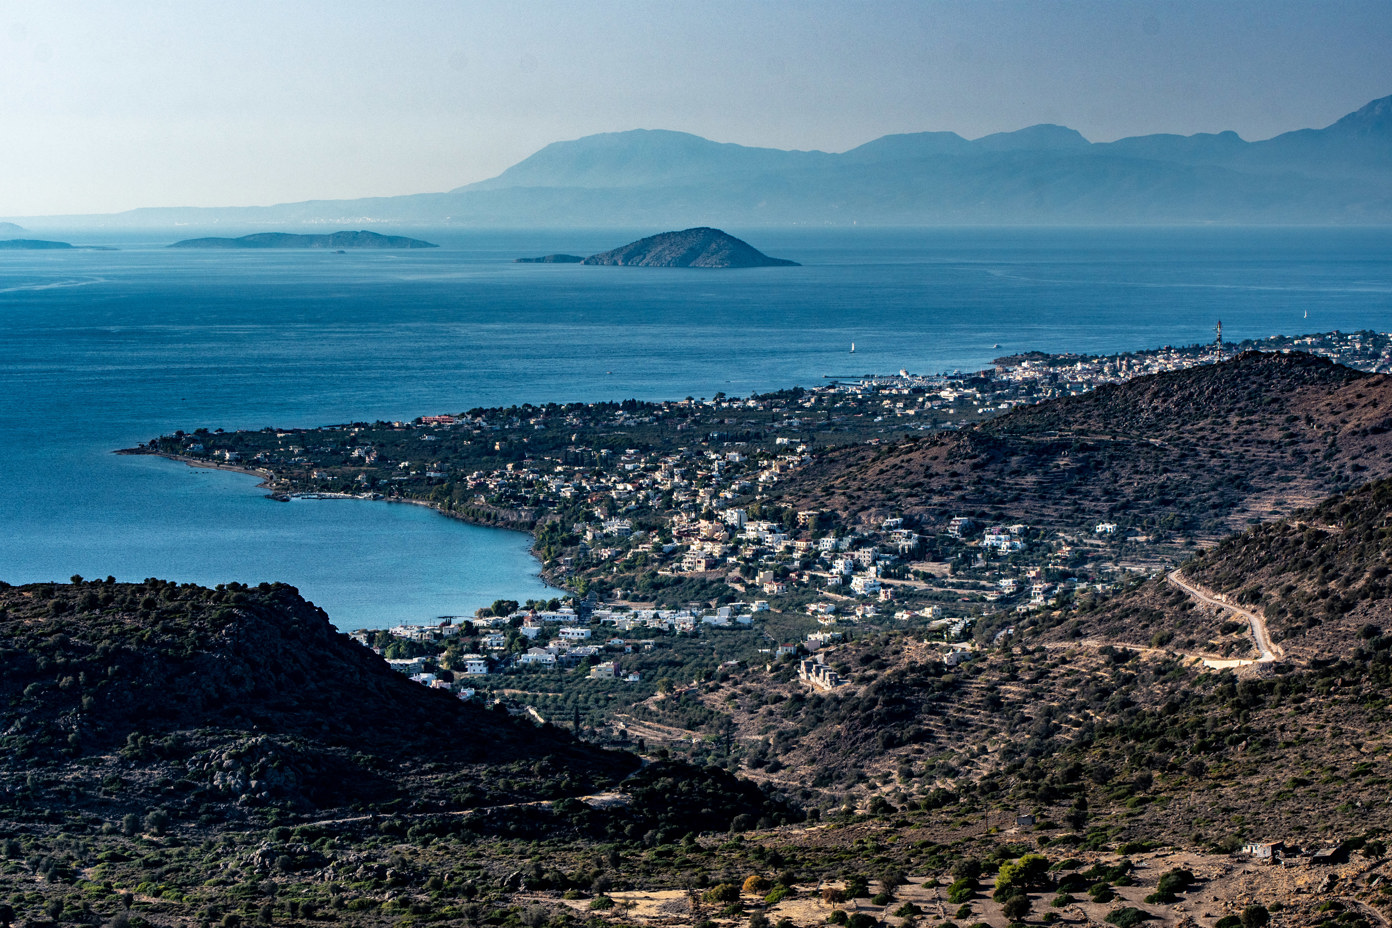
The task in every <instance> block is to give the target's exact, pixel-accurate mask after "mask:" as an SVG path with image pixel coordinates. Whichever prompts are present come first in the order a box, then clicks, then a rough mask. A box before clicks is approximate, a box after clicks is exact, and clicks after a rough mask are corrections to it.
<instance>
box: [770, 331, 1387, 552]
mask: <svg viewBox="0 0 1392 928" xmlns="http://www.w3.org/2000/svg"><path fill="white" fill-rule="evenodd" d="M1389 430H1392V378H1389V377H1386V376H1383V375H1370V374H1364V373H1360V372H1358V371H1355V370H1351V369H1349V368H1346V367H1341V366H1339V365H1336V364H1333V363H1332V362H1330V361H1328V360H1325V359H1322V358H1316V357H1313V356H1311V355H1307V354H1302V353H1298V352H1292V353H1289V354H1269V353H1261V352H1255V351H1253V352H1247V353H1245V354H1242V355H1240V356H1238V357H1236V358H1234V359H1232V360H1230V361H1226V362H1223V363H1220V364H1213V365H1207V366H1203V367H1196V368H1190V369H1188V370H1183V371H1176V372H1173V373H1166V374H1157V375H1153V376H1147V377H1139V378H1136V379H1135V380H1132V381H1128V382H1125V383H1120V384H1115V385H1108V386H1104V387H1101V388H1099V389H1097V390H1094V391H1092V392H1089V393H1086V394H1083V395H1080V396H1076V397H1070V398H1067V399H1061V400H1052V401H1049V402H1044V403H1040V404H1038V405H1035V406H1028V407H1021V408H1019V409H1016V410H1013V411H1011V412H1009V413H1007V414H1005V415H1002V416H999V417H997V418H994V419H991V420H989V421H987V422H984V423H981V424H980V425H977V426H972V427H969V428H964V429H962V430H961V431H958V432H947V433H939V434H936V435H932V436H928V437H924V438H910V439H905V440H902V441H899V442H895V443H893V444H889V445H883V446H879V447H868V446H864V445H858V446H851V447H846V448H844V449H840V450H838V451H834V452H832V453H830V454H823V455H819V456H818V458H817V459H816V460H815V461H814V462H813V463H812V464H811V465H809V466H808V467H807V468H805V469H804V470H802V471H801V472H800V473H799V474H798V475H797V476H796V477H795V478H794V479H792V480H790V481H789V482H788V483H787V484H786V485H785V488H784V490H783V491H782V493H783V497H784V500H785V501H786V503H787V504H789V505H793V506H795V507H796V508H798V509H812V508H825V509H831V510H835V511H837V512H839V513H841V514H842V515H844V516H848V517H851V518H852V519H860V520H862V521H871V520H878V519H879V518H883V517H884V516H887V515H896V516H899V515H913V516H916V517H918V518H919V519H920V520H921V521H922V522H923V523H924V524H926V525H930V526H932V525H943V524H945V523H946V521H947V520H948V519H950V518H952V517H954V516H970V517H974V518H977V519H982V520H1001V519H1011V520H1017V521H1023V522H1028V523H1030V524H1034V525H1042V526H1045V527H1048V528H1053V529H1058V530H1063V531H1090V530H1091V529H1092V527H1093V525H1094V524H1095V523H1096V522H1098V521H1110V522H1115V523H1117V524H1118V525H1119V526H1120V527H1121V530H1122V531H1125V530H1128V529H1135V530H1138V531H1144V532H1148V533H1153V534H1154V535H1156V536H1158V537H1160V538H1162V539H1163V538H1174V539H1178V538H1195V539H1199V540H1216V539H1217V538H1218V537H1221V536H1222V535H1225V534H1227V533H1229V532H1232V531H1235V530H1240V529H1243V528H1246V527H1247V526H1248V525H1249V524H1252V523H1255V522H1257V521H1263V520H1266V519H1270V518H1274V517H1279V516H1281V515H1285V514H1287V513H1289V512H1291V511H1293V510H1295V509H1297V508H1299V507H1301V506H1306V505H1312V504H1314V503H1316V502H1318V501H1320V500H1322V499H1324V498H1325V497H1327V496H1329V495H1331V494H1333V493H1337V492H1340V491H1342V490H1345V489H1348V488H1351V487H1353V486H1356V485H1358V484H1360V483H1362V482H1364V481H1366V480H1368V479H1371V478H1376V477H1383V476H1392V431H1389Z"/></svg>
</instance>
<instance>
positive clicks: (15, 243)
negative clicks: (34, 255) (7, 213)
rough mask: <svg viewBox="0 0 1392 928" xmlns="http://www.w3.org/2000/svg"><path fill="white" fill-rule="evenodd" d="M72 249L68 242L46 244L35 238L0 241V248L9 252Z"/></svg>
mask: <svg viewBox="0 0 1392 928" xmlns="http://www.w3.org/2000/svg"><path fill="white" fill-rule="evenodd" d="M72 247H73V246H72V245H71V244H70V243H68V242H48V241H44V240H43V239H37V238H5V239H0V248H4V249H8V250H11V251H52V250H56V249H66V248H72Z"/></svg>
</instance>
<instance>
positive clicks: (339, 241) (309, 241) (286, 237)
mask: <svg viewBox="0 0 1392 928" xmlns="http://www.w3.org/2000/svg"><path fill="white" fill-rule="evenodd" d="M169 247H170V248H438V247H440V246H438V245H436V244H434V243H432V242H426V241H422V240H420V239H418V238H407V237H406V236H404V235H382V234H381V233H378V232H366V231H363V232H330V233H328V234H325V235H297V234H295V233H291V232H257V233H254V234H252V235H243V236H241V237H239V238H187V239H184V240H183V241H180V242H175V243H174V244H172V245H170V246H169Z"/></svg>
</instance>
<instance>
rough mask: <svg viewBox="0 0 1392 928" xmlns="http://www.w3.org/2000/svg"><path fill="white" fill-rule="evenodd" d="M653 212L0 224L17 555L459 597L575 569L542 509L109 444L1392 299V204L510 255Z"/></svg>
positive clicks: (343, 598)
mask: <svg viewBox="0 0 1392 928" xmlns="http://www.w3.org/2000/svg"><path fill="white" fill-rule="evenodd" d="M650 231H652V230H635V231H634V233H633V234H632V235H629V234H627V233H622V232H621V233H615V232H612V231H611V232H538V233H467V234H464V233H459V232H440V231H422V232H419V233H416V234H419V235H420V237H423V238H429V239H431V240H432V241H437V242H440V243H441V244H442V245H443V246H445V247H442V248H440V249H438V250H430V251H422V252H407V253H390V254H386V253H352V254H347V255H335V254H325V253H319V252H272V253H267V252H226V253H216V252H195V251H170V250H166V249H164V248H163V247H161V246H162V245H163V244H165V243H166V242H168V241H172V240H174V239H176V238H183V237H190V236H192V235H193V234H195V233H194V232H193V231H190V230H181V231H180V232H178V233H170V234H169V235H167V236H158V235H152V234H150V233H144V232H142V233H140V237H139V238H133V237H126V238H109V239H107V240H104V243H106V244H113V245H116V246H117V247H118V248H119V250H118V251H110V252H72V253H66V254H64V253H53V252H0V436H2V437H0V480H2V481H3V483H4V487H5V492H4V493H3V494H0V525H3V526H4V528H5V531H4V533H3V537H0V579H5V580H8V581H9V582H28V581H34V580H55V579H65V578H67V577H68V576H69V575H71V574H74V573H79V574H82V575H84V576H105V575H107V574H114V575H115V576H116V577H118V578H119V579H122V580H130V579H136V580H138V579H143V578H144V577H147V576H159V577H165V578H169V579H174V580H179V581H194V582H199V583H207V584H215V583H221V582H226V581H229V580H240V581H244V582H249V583H256V582H259V581H261V580H276V579H278V580H284V581H286V582H289V583H293V584H295V585H296V586H298V587H299V588H300V589H301V591H302V592H303V593H304V594H305V595H306V596H307V597H309V598H310V599H312V600H314V601H315V602H317V603H319V604H320V605H321V606H324V608H325V609H327V610H328V612H329V614H330V615H331V616H332V617H333V619H334V621H335V622H336V623H337V624H338V625H339V626H340V627H341V628H356V627H363V626H376V625H381V624H384V623H388V622H396V621H421V620H429V619H431V618H434V617H435V616H438V615H451V614H466V613H471V612H472V611H473V610H474V609H475V608H477V607H478V606H480V605H484V604H487V603H489V602H491V601H493V600H494V599H498V598H510V599H527V598H531V597H538V596H544V595H551V593H552V592H554V591H548V590H547V589H546V588H545V587H544V586H543V585H542V584H541V583H540V581H539V580H537V579H536V576H535V574H536V570H537V566H538V565H537V564H536V563H535V561H534V560H532V559H531V557H530V556H529V555H528V553H527V539H526V538H525V537H524V536H521V535H518V534H515V533H508V532H502V531H496V530H489V529H481V528H474V527H471V526H467V525H463V524H461V523H459V522H455V521H451V520H448V519H445V518H444V517H442V516H439V515H438V514H435V513H432V512H430V511H428V510H425V509H422V508H420V507H414V506H404V505H389V504H386V503H369V502H349V501H325V502H295V503H290V504H280V503H274V502H271V501H268V500H266V499H264V498H263V494H262V491H260V490H258V489H257V488H256V481H255V480H254V479H252V478H249V477H246V476H242V475H236V474H230V473H226V472H218V471H209V470H195V469H191V468H186V467H183V466H180V465H175V464H171V463H168V462H164V461H159V460H153V459H148V458H132V457H118V456H114V455H112V454H110V452H111V450H112V449H115V448H119V447H125V446H129V445H132V444H135V443H137V442H140V441H143V440H146V439H148V438H151V437H153V436H155V435H157V434H160V433H163V432H169V431H172V430H174V429H177V428H183V429H186V430H191V429H193V428H195V427H198V426H205V425H206V426H208V427H222V428H228V429H231V428H240V427H253V428H260V427H262V426H266V425H276V426H307V425H320V424H326V423H336V422H343V421H348V420H351V419H377V418H384V419H397V418H412V417H414V416H417V415H421V414H430V413H439V412H457V411H461V410H464V409H468V408H470V407H474V406H489V405H496V404H511V403H515V402H518V403H520V402H527V401H530V402H538V401H541V402H545V401H551V400H555V401H562V400H570V399H586V400H590V399H623V398H627V397H639V398H644V399H662V398H680V397H684V396H688V395H690V396H709V395H712V394H714V393H715V392H717V391H722V390H723V391H725V392H727V393H731V394H744V393H749V392H753V391H757V390H765V389H771V388H777V387H783V386H788V385H791V384H804V385H811V384H815V383H817V382H820V380H821V378H822V377H823V375H826V374H836V375H845V374H853V373H861V372H867V371H873V372H888V371H895V370H899V369H900V368H907V369H909V370H910V371H914V372H933V371H940V370H952V369H971V368H976V367H980V366H983V365H985V364H986V363H988V362H989V361H990V359H991V358H993V357H996V356H998V355H1000V354H1002V353H1006V352H1009V351H1016V350H1027V349H1041V350H1046V351H1065V350H1068V351H1084V352H1092V353H1097V352H1110V351H1118V350H1128V349H1134V348H1147V347H1156V346H1159V345H1163V344H1190V343H1193V342H1197V341H1207V340H1209V339H1210V338H1211V337H1212V329H1213V325H1214V323H1215V322H1217V321H1218V320H1219V319H1222V321H1223V331H1224V335H1225V337H1226V338H1228V339H1232V340H1237V339H1241V338H1246V337H1262V336H1266V335H1272V334H1277V333H1283V334H1299V333H1302V332H1315V331H1328V330H1331V329H1342V330H1353V329H1363V328H1372V329H1379V330H1383V331H1386V330H1387V329H1388V328H1389V327H1392V231H1389V230H1385V229H1372V230H1231V229H1199V230H1146V231H1139V230H1106V231H1094V230H1066V231H1059V230H1050V231H1046V230H1008V231H1003V230H950V231H914V232H887V231H873V232H871V231H867V232H855V231H851V232H846V231H837V232H807V231H758V232H749V233H746V234H745V235H744V237H746V238H748V239H750V240H751V241H752V242H753V244H755V245H756V246H757V247H760V248H761V249H763V250H765V251H767V252H768V253H770V254H773V255H777V256H780V257H789V258H794V259H796V260H799V261H802V262H803V263H804V265H805V266H804V267H801V268H771V269H760V270H752V271H731V272H711V271H691V270H659V269H630V268H588V267H577V266H573V265H559V266H554V265H552V266H547V265H517V264H513V263H511V259H512V258H514V257H517V256H519V255H537V254H546V253H549V252H553V251H569V252H573V253H577V254H588V253H591V252H595V251H599V250H603V249H605V248H609V247H613V246H615V245H618V244H622V243H623V242H625V241H628V240H629V239H631V238H634V237H637V235H638V234H640V233H644V232H650ZM731 231H732V232H734V233H735V234H741V232H740V230H731ZM216 234H237V233H235V232H228V231H222V232H218V233H216ZM43 237H49V238H64V239H65V240H69V241H93V237H92V236H91V234H90V233H70V234H68V235H66V236H65V235H61V234H56V233H52V232H45V233H44V236H43ZM852 341H854V342H855V344H856V353H855V354H854V355H851V354H850V353H849V350H848V349H849V347H850V344H851V342H852ZM996 345H999V346H1000V347H999V348H997V347H995V346H996Z"/></svg>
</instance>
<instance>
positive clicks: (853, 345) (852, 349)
mask: <svg viewBox="0 0 1392 928" xmlns="http://www.w3.org/2000/svg"><path fill="white" fill-rule="evenodd" d="M851 354H855V342H851Z"/></svg>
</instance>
